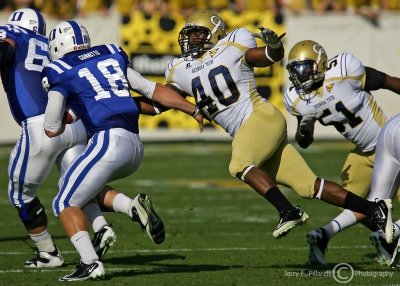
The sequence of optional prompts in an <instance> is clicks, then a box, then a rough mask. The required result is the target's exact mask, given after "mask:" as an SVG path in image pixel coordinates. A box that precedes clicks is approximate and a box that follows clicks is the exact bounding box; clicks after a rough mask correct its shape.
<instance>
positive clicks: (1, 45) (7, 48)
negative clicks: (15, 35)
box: [0, 40, 14, 64]
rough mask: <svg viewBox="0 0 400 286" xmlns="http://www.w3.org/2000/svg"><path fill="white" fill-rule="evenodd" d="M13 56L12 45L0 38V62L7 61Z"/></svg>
mask: <svg viewBox="0 0 400 286" xmlns="http://www.w3.org/2000/svg"><path fill="white" fill-rule="evenodd" d="M13 56H14V47H13V46H12V45H11V44H10V43H9V42H8V41H4V40H0V64H4V63H7V62H9V61H10V60H11V59H12V58H13Z"/></svg>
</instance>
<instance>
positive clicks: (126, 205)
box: [112, 193, 132, 215]
mask: <svg viewBox="0 0 400 286" xmlns="http://www.w3.org/2000/svg"><path fill="white" fill-rule="evenodd" d="M131 203H132V199H131V198H130V197H128V196H126V195H124V194H122V193H119V194H118V195H116V196H115V197H114V200H113V202H112V204H113V209H114V211H115V212H117V213H124V214H127V215H129V209H130V207H131Z"/></svg>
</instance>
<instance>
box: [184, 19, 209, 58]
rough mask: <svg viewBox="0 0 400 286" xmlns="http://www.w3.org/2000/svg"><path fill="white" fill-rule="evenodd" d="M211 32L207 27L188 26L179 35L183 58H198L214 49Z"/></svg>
mask: <svg viewBox="0 0 400 286" xmlns="http://www.w3.org/2000/svg"><path fill="white" fill-rule="evenodd" d="M211 37H212V34H211V31H210V30H209V29H207V28H206V27H199V26H186V27H184V28H183V29H182V31H181V32H180V33H179V39H178V43H179V46H180V47H181V51H182V55H183V56H185V57H186V56H189V55H192V56H198V55H201V54H203V53H204V52H205V51H206V50H209V49H211V48H212V47H214V44H213V43H211V42H210V40H211Z"/></svg>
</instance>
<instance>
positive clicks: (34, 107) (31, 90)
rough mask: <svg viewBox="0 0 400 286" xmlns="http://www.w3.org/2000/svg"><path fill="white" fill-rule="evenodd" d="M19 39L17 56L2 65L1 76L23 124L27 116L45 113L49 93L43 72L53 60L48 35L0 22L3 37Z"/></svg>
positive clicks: (0, 67) (12, 106)
mask: <svg viewBox="0 0 400 286" xmlns="http://www.w3.org/2000/svg"><path fill="white" fill-rule="evenodd" d="M5 38H7V39H10V40H12V41H13V42H14V43H15V49H14V53H15V54H14V59H13V60H12V62H10V63H6V64H2V65H1V66H0V71H1V79H2V81H3V86H4V90H5V92H6V94H7V98H8V102H9V105H10V109H11V113H12V115H13V117H14V119H15V121H16V122H17V123H18V124H20V125H21V123H22V121H24V120H25V119H27V118H30V117H33V116H37V115H39V114H43V113H44V111H45V109H46V105H47V96H46V94H45V92H44V91H43V89H42V86H41V84H40V73H41V72H42V70H43V68H44V66H46V65H47V64H48V63H49V54H48V47H47V42H48V40H47V38H46V37H43V36H42V35H39V34H36V33H35V32H32V31H30V30H27V29H24V28H21V27H18V26H15V25H4V26H0V40H1V39H5Z"/></svg>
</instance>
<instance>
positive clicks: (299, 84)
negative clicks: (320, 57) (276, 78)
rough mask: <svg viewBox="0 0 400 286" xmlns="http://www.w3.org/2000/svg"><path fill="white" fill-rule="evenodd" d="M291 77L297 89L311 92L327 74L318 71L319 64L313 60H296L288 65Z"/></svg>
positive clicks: (302, 91)
mask: <svg viewBox="0 0 400 286" xmlns="http://www.w3.org/2000/svg"><path fill="white" fill-rule="evenodd" d="M286 68H287V70H288V72H289V79H290V81H291V82H292V83H293V85H294V86H295V88H296V90H298V91H300V92H301V93H310V92H311V91H313V90H315V89H316V88H317V87H319V86H320V83H322V81H323V79H324V77H325V74H324V73H323V72H319V71H318V65H317V63H315V62H314V61H313V60H304V61H294V62H292V63H288V64H287V66H286Z"/></svg>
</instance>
